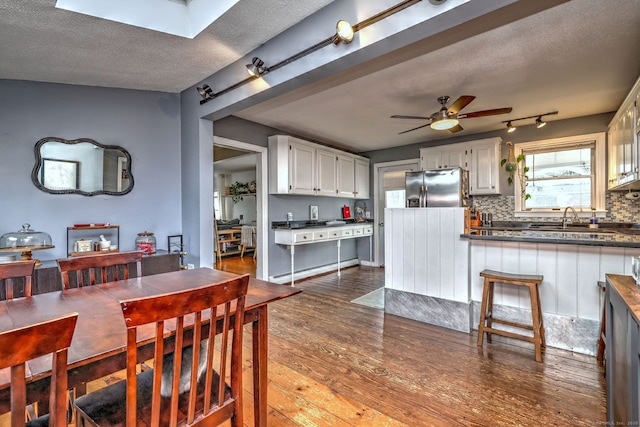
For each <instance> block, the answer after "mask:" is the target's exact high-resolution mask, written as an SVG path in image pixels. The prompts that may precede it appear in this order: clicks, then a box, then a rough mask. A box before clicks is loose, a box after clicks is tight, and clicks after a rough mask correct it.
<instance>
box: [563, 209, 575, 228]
mask: <svg viewBox="0 0 640 427" xmlns="http://www.w3.org/2000/svg"><path fill="white" fill-rule="evenodd" d="M569 209H571V211H572V212H573V218H574V219H576V220H578V213H577V212H576V210H575V209H574V208H572V207H571V206H567V207H566V208H564V214H563V215H562V228H567V211H568V210H569Z"/></svg>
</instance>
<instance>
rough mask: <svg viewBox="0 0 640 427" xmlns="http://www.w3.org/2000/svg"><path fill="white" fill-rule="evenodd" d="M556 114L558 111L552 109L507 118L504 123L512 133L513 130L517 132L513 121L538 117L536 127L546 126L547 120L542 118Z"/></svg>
mask: <svg viewBox="0 0 640 427" xmlns="http://www.w3.org/2000/svg"><path fill="white" fill-rule="evenodd" d="M554 114H558V112H557V111H551V112H548V113H544V114H536V115H533V116H527V117H520V118H518V119H510V120H505V121H503V122H502V123H506V124H507V132H509V133H511V132H515V130H516V127H515V126H514V125H513V124H512V123H511V122H517V121H518V120H527V119H533V118H535V119H536V127H537V128H538V129H540V128H542V127H545V126H546V125H547V122H545V121H544V120H542V118H543V117H544V116H552V115H554Z"/></svg>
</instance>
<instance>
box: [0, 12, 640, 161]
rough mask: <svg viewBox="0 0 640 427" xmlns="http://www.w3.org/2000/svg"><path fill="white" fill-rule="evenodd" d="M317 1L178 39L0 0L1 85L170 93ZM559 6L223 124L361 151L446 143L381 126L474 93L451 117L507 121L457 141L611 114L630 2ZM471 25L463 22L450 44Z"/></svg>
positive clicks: (626, 86) (436, 135)
mask: <svg viewBox="0 0 640 427" xmlns="http://www.w3.org/2000/svg"><path fill="white" fill-rule="evenodd" d="M472 1H482V0H472ZM485 1H486V0H485ZM530 1H533V0H526V2H530ZM536 1H543V0H536ZM544 2H546V3H552V1H551V0H544ZM329 3H331V1H329V0H241V1H240V2H239V3H238V4H237V5H236V6H234V7H233V8H232V9H231V10H230V11H229V12H228V13H226V14H224V15H223V16H222V17H221V19H219V20H218V21H216V22H215V23H214V24H212V25H211V26H210V27H209V28H207V29H206V30H205V31H203V32H202V33H201V34H200V35H198V36H197V37H196V38H195V39H193V40H189V39H185V38H182V37H176V36H170V35H167V34H163V33H159V32H156V31H151V30H145V29H142V28H136V27H132V26H128V25H124V24H119V23H116V22H111V21H106V20H101V19H97V18H93V17H90V16H84V15H81V14H76V13H72V12H68V11H64V10H59V9H56V8H55V0H20V1H15V0H0V79H15V80H32V81H43V82H57V83H70V84H78V85H90V86H104V87H119V88H131V89H141V90H155V91H164V92H173V93H177V92H180V91H182V90H184V89H186V88H189V87H190V86H192V85H194V84H196V83H199V82H201V81H202V80H204V79H206V78H208V77H209V76H211V75H212V74H214V73H215V72H216V71H218V70H221V69H223V68H224V67H226V66H227V65H229V64H231V63H233V62H235V61H236V60H238V59H239V58H241V57H244V56H246V55H247V54H249V53H250V52H252V51H253V50H254V49H256V48H257V47H259V46H260V45H262V44H263V43H265V42H267V41H268V40H270V39H271V38H272V37H274V36H275V35H277V34H278V33H280V32H281V31H283V30H284V29H286V28H288V27H290V26H292V25H294V24H295V23H297V22H299V21H301V20H302V19H304V18H305V17H307V16H308V15H310V14H313V13H314V12H316V11H318V10H319V9H320V8H322V7H324V6H325V5H327V4H329ZM517 3H519V4H521V5H525V4H526V3H525V0H523V1H521V2H517ZM559 3H561V4H560V5H558V6H555V7H551V8H550V9H547V10H544V11H542V12H539V13H537V14H535V15H531V16H527V17H525V18H522V19H519V20H516V21H514V22H511V23H509V24H507V25H502V26H498V27H497V28H494V29H491V30H489V31H486V32H484V33H480V34H477V31H475V32H473V31H471V32H470V33H471V34H477V35H474V36H472V37H468V38H465V37H466V36H465V37H455V34H454V37H451V39H452V40H453V41H452V42H450V43H443V44H442V46H440V47H438V48H437V49H434V48H424V49H423V48H420V47H419V46H418V47H417V48H416V49H415V50H416V52H419V54H416V55H415V57H409V58H407V56H406V52H405V53H404V54H403V56H402V57H401V58H400V57H399V59H398V60H397V61H394V58H393V54H390V55H386V57H385V58H384V59H383V61H384V65H382V66H380V65H378V66H375V65H374V64H373V63H372V62H371V61H370V62H369V63H367V64H363V65H360V66H357V67H356V68H355V69H353V70H352V71H353V75H352V76H350V75H349V74H348V73H342V74H341V75H339V76H331V77H327V78H326V79H324V80H321V81H318V82H317V83H314V84H313V85H310V86H306V87H303V88H297V89H294V90H292V91H290V92H289V93H287V94H285V95H282V96H280V97H278V98H273V99H270V100H268V101H266V102H263V103H262V104H258V105H255V106H252V107H249V108H247V109H245V110H243V111H239V112H237V113H235V115H236V116H239V117H241V118H244V119H247V120H251V121H255V122H257V123H262V124H264V125H267V126H272V127H274V128H277V129H281V130H283V131H288V132H291V133H294V134H297V135H300V136H302V137H307V138H310V139H313V140H316V141H321V142H326V143H328V144H331V145H336V146H343V147H345V148H350V149H352V150H354V151H368V150H374V149H381V148H386V147H393V146H401V145H406V144H412V143H417V142H424V141H429V140H436V139H443V138H449V137H451V136H452V135H451V134H450V133H449V132H447V131H434V130H432V129H430V128H429V127H425V128H422V129H420V130H416V131H414V132H409V133H407V134H404V135H398V133H399V132H401V131H403V130H407V129H410V128H413V127H416V126H419V125H420V124H421V122H420V121H416V120H394V119H390V118H389V116H391V115H393V114H403V115H415V116H428V115H430V114H431V113H433V112H435V111H437V110H438V108H439V105H438V102H437V98H438V97H439V96H442V95H449V96H451V98H452V100H455V99H456V98H457V97H458V96H460V95H474V96H476V99H475V100H474V101H473V102H472V103H471V104H470V105H469V106H468V107H467V108H465V109H464V110H463V111H462V112H463V113H464V112H473V111H477V110H484V109H491V108H498V107H513V112H512V113H510V114H507V115H501V116H493V117H487V118H474V119H466V120H462V121H461V125H462V126H463V127H464V131H462V132H460V133H458V134H456V135H460V136H464V135H468V134H476V133H481V132H487V131H491V130H495V129H500V128H504V124H503V123H501V121H503V120H507V119H511V118H517V117H524V116H530V115H534V114H541V113H543V112H547V111H553V110H559V112H560V113H559V114H558V115H557V116H551V117H549V122H550V126H552V124H553V121H554V120H562V119H567V118H572V117H580V116H585V115H591V114H598V113H603V112H611V111H615V110H616V109H617V108H618V107H619V106H620V104H621V103H622V101H623V99H624V97H625V96H626V94H627V93H628V91H629V90H630V89H631V86H632V85H633V83H634V82H635V80H636V79H637V78H638V76H639V75H640V55H639V54H638V46H640V0H606V1H603V0H571V1H568V2H566V3H562V2H559ZM473 25H474V23H462V24H461V25H460V27H459V28H458V30H459V31H460V33H458V34H463V33H465V31H466V30H467V29H468V28H469V27H468V26H473ZM454 31H456V30H455V29H454ZM445 38H446V37H445ZM426 43H428V41H427V42H426ZM425 52H426V53H425ZM519 124H522V125H523V124H525V122H523V123H519ZM505 135H506V133H505Z"/></svg>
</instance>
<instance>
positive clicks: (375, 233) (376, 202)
mask: <svg viewBox="0 0 640 427" xmlns="http://www.w3.org/2000/svg"><path fill="white" fill-rule="evenodd" d="M411 163H418V167H419V166H420V158H417V159H405V160H394V161H392V162H381V163H374V164H373V212H375V213H374V218H375V215H377V214H378V210H379V208H380V202H379V200H380V194H379V193H380V192H379V190H378V189H379V188H380V183H379V182H378V180H379V179H380V169H382V168H387V167H390V166H402V165H405V164H411ZM381 222H384V218H377V219H376V223H375V226H374V227H373V241H374V242H376V245H375V248H374V260H375V262H374V264H373V265H374V266H376V267H380V244H379V243H378V242H380V238H379V237H380V225H379V224H380V223H381Z"/></svg>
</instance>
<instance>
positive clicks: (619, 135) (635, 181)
mask: <svg viewBox="0 0 640 427" xmlns="http://www.w3.org/2000/svg"><path fill="white" fill-rule="evenodd" d="M638 101H640V79H638V81H637V82H636V84H635V85H634V86H633V88H632V89H631V92H629V94H628V95H627V97H626V98H625V100H624V102H623V103H622V105H621V106H620V109H619V110H618V112H617V113H616V114H615V116H613V119H612V120H611V123H609V129H608V132H607V151H608V156H607V157H608V161H609V167H608V170H609V177H608V178H607V188H608V189H616V190H624V189H634V190H637V189H640V182H639V180H640V172H639V170H638V161H639V157H640V147H639V146H638V142H639V141H638V132H640V117H639V115H638Z"/></svg>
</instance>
